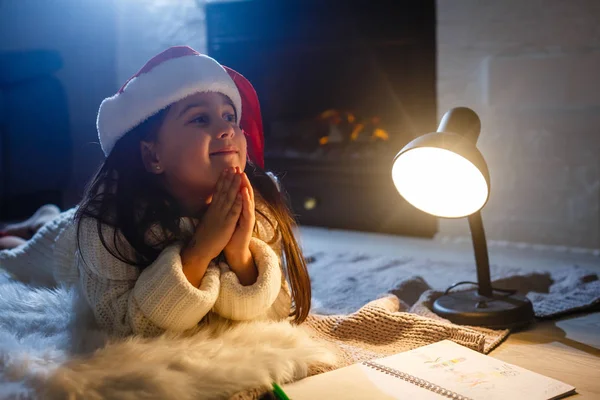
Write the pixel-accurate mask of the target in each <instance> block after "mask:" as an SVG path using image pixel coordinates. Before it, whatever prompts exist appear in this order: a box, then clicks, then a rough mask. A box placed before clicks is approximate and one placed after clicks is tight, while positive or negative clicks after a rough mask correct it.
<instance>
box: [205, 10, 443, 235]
mask: <svg viewBox="0 0 600 400" xmlns="http://www.w3.org/2000/svg"><path fill="white" fill-rule="evenodd" d="M206 21H207V33H208V34H207V42H208V52H209V54H210V55H211V56H213V57H215V58H216V59H217V60H219V62H221V63H223V64H224V65H227V66H230V67H232V68H234V69H236V70H238V71H239V72H241V73H242V74H243V75H245V76H246V77H247V78H248V79H249V80H250V81H251V82H252V83H253V85H254V86H255V88H256V91H257V93H258V96H259V99H260V101H261V107H262V112H263V120H264V121H263V122H264V126H265V163H266V167H267V169H269V170H273V171H275V172H276V173H278V174H279V175H280V176H281V177H282V182H283V184H284V186H285V188H286V189H287V191H288V193H289V196H290V200H291V204H292V207H293V210H294V212H295V213H296V214H297V216H298V219H299V221H300V223H302V224H308V225H319V226H326V227H330V228H343V229H357V230H367V231H375V232H389V233H397V234H405V235H415V236H432V235H433V234H434V233H435V232H436V231H437V222H436V220H435V219H434V218H433V217H430V216H428V215H425V214H424V213H422V212H420V211H418V210H416V209H415V208H413V207H412V206H410V205H409V204H408V203H406V202H405V201H404V200H403V199H402V198H401V197H400V196H399V195H398V194H397V192H396V191H395V189H394V187H393V183H392V180H391V173H390V171H391V162H392V160H393V157H394V155H395V154H396V152H397V151H398V150H400V149H401V148H402V146H403V145H404V144H406V143H408V142H409V141H410V140H412V139H413V138H415V137H416V136H417V135H419V134H422V133H426V132H430V131H433V130H435V124H436V93H435V1H434V0H412V1H402V0H371V1H367V0H353V1H342V0H320V1H317V0H301V1H300V0H285V1H281V0H278V1H276V0H255V1H236V2H216V3H208V4H207V6H206Z"/></svg>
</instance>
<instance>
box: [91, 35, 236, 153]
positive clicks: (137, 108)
mask: <svg viewBox="0 0 600 400" xmlns="http://www.w3.org/2000/svg"><path fill="white" fill-rule="evenodd" d="M199 92H217V93H222V94H224V95H225V96H227V97H229V99H231V101H232V102H233V105H234V107H235V111H236V113H237V119H238V121H239V120H240V119H241V116H242V100H241V97H240V93H239V91H238V89H237V86H236V85H235V83H234V82H233V80H232V79H231V77H230V76H229V74H228V73H227V71H226V70H225V69H224V68H223V66H221V64H219V63H218V62H217V61H216V60H214V59H213V58H211V57H209V56H206V55H203V54H200V53H198V52H197V51H195V50H193V49H192V48H190V47H187V46H176V47H171V48H169V49H167V50H165V51H163V52H162V53H160V54H158V55H156V56H155V57H153V58H152V59H151V60H149V61H148V62H147V63H146V64H145V65H144V67H143V68H142V69H141V70H140V71H139V72H138V73H136V74H135V75H134V76H132V77H131V78H130V79H129V80H128V81H127V82H126V83H125V84H124V85H123V87H122V88H121V89H120V90H119V91H118V92H117V94H115V95H114V96H112V97H108V98H106V99H104V101H102V104H100V109H99V110H98V118H97V120H96V128H97V129H98V139H99V141H100V146H101V147H102V151H104V155H106V156H108V155H109V154H110V152H111V150H112V149H113V148H114V146H115V144H116V143H117V141H118V140H119V139H120V138H121V137H123V135H125V134H126V133H127V132H129V131H130V130H131V129H133V128H135V127H136V126H138V125H139V124H141V123H142V122H144V121H145V120H147V119H148V118H150V117H151V116H153V115H154V114H156V113H158V112H159V111H161V110H162V109H164V108H166V107H168V106H169V105H171V104H173V103H175V102H177V101H179V100H181V99H184V98H186V97H188V96H190V95H192V94H195V93H199Z"/></svg>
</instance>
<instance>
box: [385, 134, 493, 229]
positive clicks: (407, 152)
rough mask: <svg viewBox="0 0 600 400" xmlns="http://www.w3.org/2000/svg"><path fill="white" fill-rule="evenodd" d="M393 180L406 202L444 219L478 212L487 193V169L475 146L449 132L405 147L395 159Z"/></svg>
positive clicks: (488, 178) (425, 136) (422, 137)
mask: <svg viewBox="0 0 600 400" xmlns="http://www.w3.org/2000/svg"><path fill="white" fill-rule="evenodd" d="M392 179H393V181H394V185H395V186H396V189H397V190H398V192H399V193H400V195H402V197H404V199H406V201H408V202H409V203H411V204H412V205H413V206H415V207H416V208H418V209H420V210H421V211H424V212H426V213H429V214H432V215H435V216H438V217H444V218H461V217H465V216H468V215H471V214H473V213H474V212H477V211H478V210H480V209H481V208H482V207H483V206H484V205H485V204H486V203H487V200H488V198H489V193H490V176H489V172H488V167H487V164H486V162H485V160H484V158H483V156H482V155H481V153H480V152H479V150H478V149H477V147H476V146H475V143H474V142H473V141H472V140H469V139H468V138H466V137H464V136H462V135H459V134H456V133H451V132H434V133H428V134H426V135H423V136H420V137H418V138H416V139H414V140H413V141H412V142H410V143H408V144H407V145H406V146H405V147H404V148H403V149H402V150H401V151H400V152H399V153H398V154H397V155H396V157H395V159H394V163H393V167H392Z"/></svg>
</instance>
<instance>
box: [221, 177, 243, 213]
mask: <svg viewBox="0 0 600 400" xmlns="http://www.w3.org/2000/svg"><path fill="white" fill-rule="evenodd" d="M232 175H233V176H232V177H230V182H229V186H228V188H227V189H226V190H227V191H226V193H224V195H225V198H226V200H225V204H224V206H225V208H229V207H231V206H232V205H233V202H234V201H235V200H236V196H237V195H238V193H239V192H240V182H241V177H240V175H239V174H233V173H232Z"/></svg>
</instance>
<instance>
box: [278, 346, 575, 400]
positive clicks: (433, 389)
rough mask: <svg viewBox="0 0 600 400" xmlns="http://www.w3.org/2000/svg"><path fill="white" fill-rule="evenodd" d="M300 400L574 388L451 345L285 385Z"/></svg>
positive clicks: (489, 398)
mask: <svg viewBox="0 0 600 400" xmlns="http://www.w3.org/2000/svg"><path fill="white" fill-rule="evenodd" d="M283 389H284V390H285V392H286V394H287V395H288V396H289V397H290V399H292V400H302V399H316V398H320V399H345V400H348V399H373V400H383V399H386V400H387V399H389V400H393V399H437V400H439V399H447V398H451V399H483V400H506V399H511V400H525V399H527V400H549V399H558V398H561V397H563V396H566V395H570V394H573V393H575V388H574V387H573V386H570V385H567V384H565V383H562V382H560V381H557V380H555V379H552V378H548V377H545V376H543V375H540V374H537V373H535V372H531V371H529V370H526V369H524V368H520V367H517V366H515V365H511V364H508V363H505V362H503V361H500V360H498V359H495V358H493V357H488V356H486V355H483V354H480V353H478V352H476V351H474V350H471V349H468V348H466V347H463V346H461V345H459V344H456V343H454V342H451V341H449V340H443V341H441V342H438V343H434V344H431V345H428V346H423V347H420V348H417V349H414V350H411V351H407V352H404V353H399V354H396V355H393V356H389V357H385V358H380V359H377V360H372V361H366V362H364V363H360V364H354V365H351V366H349V367H345V368H341V369H338V370H335V371H331V372H327V373H324V374H321V375H315V376H312V377H309V378H306V379H303V380H301V381H298V382H294V383H291V384H288V385H284V386H283Z"/></svg>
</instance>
